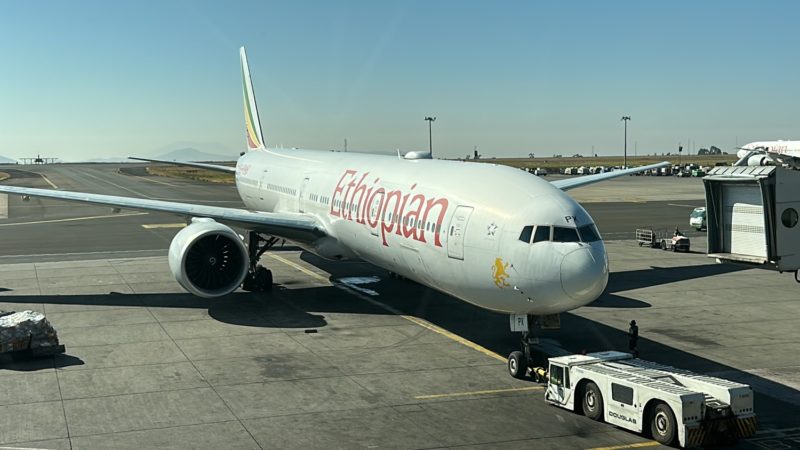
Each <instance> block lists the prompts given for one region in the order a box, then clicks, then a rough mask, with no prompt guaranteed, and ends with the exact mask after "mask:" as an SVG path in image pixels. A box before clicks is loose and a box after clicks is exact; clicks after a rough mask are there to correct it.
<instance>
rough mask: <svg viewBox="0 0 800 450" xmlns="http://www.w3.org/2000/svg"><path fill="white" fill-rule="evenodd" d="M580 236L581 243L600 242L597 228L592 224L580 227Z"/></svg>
mask: <svg viewBox="0 0 800 450" xmlns="http://www.w3.org/2000/svg"><path fill="white" fill-rule="evenodd" d="M578 234H580V235H581V241H583V242H597V241H599V240H600V234H598V233H597V228H595V226H594V224H592V223H590V224H589V225H584V226H582V227H578Z"/></svg>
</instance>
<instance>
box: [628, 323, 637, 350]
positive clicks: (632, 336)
mask: <svg viewBox="0 0 800 450" xmlns="http://www.w3.org/2000/svg"><path fill="white" fill-rule="evenodd" d="M630 325H631V326H630V327H629V328H628V350H629V351H630V352H631V354H633V357H634V358H638V357H639V327H638V326H637V325H636V321H635V320H631V324H630Z"/></svg>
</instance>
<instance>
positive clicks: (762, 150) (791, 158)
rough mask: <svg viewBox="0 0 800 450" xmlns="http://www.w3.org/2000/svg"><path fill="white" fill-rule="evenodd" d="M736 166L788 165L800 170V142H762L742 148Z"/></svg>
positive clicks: (737, 154)
mask: <svg viewBox="0 0 800 450" xmlns="http://www.w3.org/2000/svg"><path fill="white" fill-rule="evenodd" d="M736 156H737V157H738V158H739V160H738V161H737V162H735V163H734V164H733V165H734V166H765V165H768V164H775V163H776V162H777V163H778V164H787V165H789V166H792V167H795V168H800V141H761V142H751V143H749V144H746V145H744V146H742V147H741V148H740V149H739V151H738V152H736Z"/></svg>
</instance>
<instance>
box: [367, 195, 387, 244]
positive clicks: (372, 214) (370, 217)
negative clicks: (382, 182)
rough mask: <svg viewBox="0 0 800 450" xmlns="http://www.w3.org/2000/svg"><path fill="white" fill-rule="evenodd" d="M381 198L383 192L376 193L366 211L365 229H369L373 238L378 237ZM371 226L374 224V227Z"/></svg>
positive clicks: (380, 219)
mask: <svg viewBox="0 0 800 450" xmlns="http://www.w3.org/2000/svg"><path fill="white" fill-rule="evenodd" d="M383 196H384V195H383V192H378V193H377V194H375V195H373V196H372V201H371V202H370V204H369V209H368V210H367V228H369V231H370V233H372V235H373V236H377V235H378V228H380V227H381V225H380V224H381V221H382V220H383V219H382V218H381V217H380V213H381V204H383ZM372 224H375V226H372Z"/></svg>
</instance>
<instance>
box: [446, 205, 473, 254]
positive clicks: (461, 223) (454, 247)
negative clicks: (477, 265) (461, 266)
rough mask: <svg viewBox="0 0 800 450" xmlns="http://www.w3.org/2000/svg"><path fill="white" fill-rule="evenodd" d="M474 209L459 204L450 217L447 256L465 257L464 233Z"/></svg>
mask: <svg viewBox="0 0 800 450" xmlns="http://www.w3.org/2000/svg"><path fill="white" fill-rule="evenodd" d="M472 210H473V208H472V207H471V206H459V207H458V208H456V212H455V213H454V214H453V218H452V219H450V228H449V229H448V230H447V256H449V257H451V258H453V259H464V234H465V233H466V231H467V224H468V223H469V216H471V215H472Z"/></svg>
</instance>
